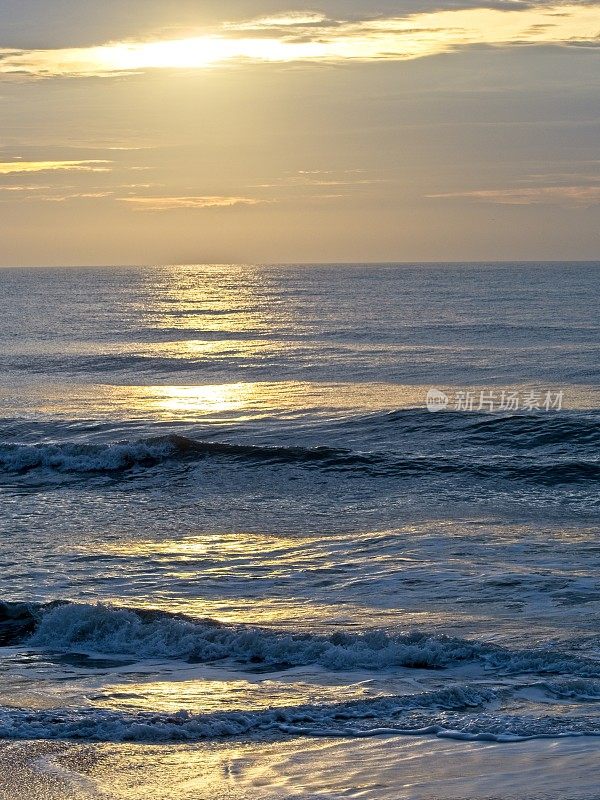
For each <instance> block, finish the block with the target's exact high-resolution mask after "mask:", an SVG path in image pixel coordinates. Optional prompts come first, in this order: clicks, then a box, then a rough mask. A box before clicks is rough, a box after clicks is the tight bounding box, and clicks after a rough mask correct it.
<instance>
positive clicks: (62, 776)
mask: <svg viewBox="0 0 600 800" xmlns="http://www.w3.org/2000/svg"><path fill="white" fill-rule="evenodd" d="M0 798H2V800H67V798H68V799H69V800H71V799H73V800H84V799H85V800H87V799H88V798H95V799H96V800H102V799H104V800H116V799H117V798H118V799H121V798H123V800H124V799H125V798H127V800H204V798H206V799H207V800H209V799H210V800H225V799H226V798H227V800H249V799H250V798H253V799H254V798H267V799H268V800H270V799H271V798H272V800H283V798H328V799H329V800H333V798H335V799H336V800H337V799H338V798H340V799H341V798H361V800H362V798H376V799H377V800H388V798H389V800H441V799H442V798H443V799H444V800H467V798H469V800H492V799H493V800H500V798H502V800H551V799H552V800H559V798H560V800H567V798H568V799H569V800H598V798H600V738H592V737H583V738H574V739H563V740H537V741H530V742H523V743H517V744H510V745H506V744H495V743H468V742H458V741H453V740H440V739H424V738H414V739H413V738H406V737H389V738H376V739H366V740H364V739H363V740H360V739H358V740H357V739H353V740H348V739H293V740H290V741H286V742H265V743H256V742H252V743H233V742H228V743H223V742H218V743H202V744H195V745H173V746H164V745H161V746H153V745H128V744H74V743H62V742H58V743H57V742H3V743H2V744H0Z"/></svg>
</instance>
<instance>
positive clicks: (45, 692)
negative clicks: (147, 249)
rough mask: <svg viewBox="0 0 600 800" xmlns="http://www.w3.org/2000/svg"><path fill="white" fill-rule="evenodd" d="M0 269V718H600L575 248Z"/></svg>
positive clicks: (571, 723) (57, 725) (535, 730)
mask: <svg viewBox="0 0 600 800" xmlns="http://www.w3.org/2000/svg"><path fill="white" fill-rule="evenodd" d="M0 289H1V292H0V418H1V419H0V529H1V537H0V575H1V603H0V678H1V680H0V738H4V739H12V740H14V739H78V740H83V741H90V742H91V741H100V742H120V741H131V742H144V743H157V742H159V743H162V742H168V743H178V742H179V743H181V742H203V741H215V740H222V739H225V738H230V739H231V738H233V739H236V738H239V739H244V741H248V740H261V741H265V740H269V741H272V740H283V739H285V740H290V739H293V738H294V737H299V736H322V737H342V736H343V737H350V736H356V737H366V736H378V735H381V734H390V733H394V734H399V735H403V734H406V735H408V734H410V735H413V736H418V737H435V736H437V737H452V738H455V739H467V740H480V739H483V740H492V741H497V742H507V743H508V742H512V741H515V740H523V739H528V738H531V737H564V736H579V735H582V734H588V735H600V630H599V625H598V623H599V612H600V583H599V575H600V539H599V536H598V518H599V511H600V503H599V492H598V490H599V488H600V459H599V455H598V454H599V447H598V446H599V444H600V392H599V385H600V316H599V315H598V309H599V308H600V264H598V263H596V264H589V263H588V264H581V263H579V264H577V263H573V264H566V263H561V264H558V263H552V264H541V263H540V264H503V265H497V264H496V265H494V264H479V265H474V264H468V265H457V264H446V265H443V264H440V265H426V264H414V265H371V266H357V265H337V266H327V265H323V266H310V267H308V266H294V265H288V266H277V267H275V266H273V267H257V266H252V265H246V266H239V265H225V266H219V265H210V266H206V265H198V266H184V267H182V266H158V267H152V268H150V267H149V268H139V269H137V268H129V269H124V268H104V269H23V270H19V269H5V270H0ZM432 388H436V389H438V390H440V391H441V392H443V393H444V394H445V395H446V397H447V398H448V405H447V407H446V408H445V409H442V410H440V411H438V412H436V413H432V411H430V410H429V409H428V408H427V405H426V397H427V392H428V391H429V390H430V389H432ZM503 393H504V394H503ZM509 397H512V398H513V399H512V401H511V402H508V400H507V398H509ZM559 397H560V401H559V400H558V398H559ZM460 398H463V399H464V398H470V400H469V402H468V403H467V404H466V405H467V408H464V407H461V402H460ZM515 398H516V400H515ZM548 398H550V399H548ZM515 402H516V405H515ZM546 405H547V406H548V408H546V407H545V406H546ZM559 406H560V407H559ZM507 746H509V745H508V744H507Z"/></svg>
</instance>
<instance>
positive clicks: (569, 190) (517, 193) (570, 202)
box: [427, 186, 600, 208]
mask: <svg viewBox="0 0 600 800" xmlns="http://www.w3.org/2000/svg"><path fill="white" fill-rule="evenodd" d="M427 197H431V198H442V199H466V200H474V201H479V202H482V203H494V204H497V205H510V206H531V205H560V206H576V207H579V208H589V207H590V206H595V205H599V204H600V186H536V187H533V188H515V189H481V190H477V191H471V192H447V193H444V194H429V195H427Z"/></svg>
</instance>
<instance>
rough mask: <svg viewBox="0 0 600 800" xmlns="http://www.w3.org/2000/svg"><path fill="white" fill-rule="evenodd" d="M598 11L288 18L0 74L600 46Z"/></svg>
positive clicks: (519, 8) (43, 57)
mask: <svg viewBox="0 0 600 800" xmlns="http://www.w3.org/2000/svg"><path fill="white" fill-rule="evenodd" d="M599 27H600V3H599V2H595V3H570V4H564V3H559V2H554V3H544V4H536V5H535V6H529V7H528V6H525V7H524V6H523V5H521V4H519V5H515V6H514V8H512V7H505V6H503V7H502V8H493V7H489V8H472V9H464V8H463V9H455V10H442V11H432V12H427V13H417V14H411V15H406V16H398V17H376V18H374V19H363V20H358V21H357V20H333V19H327V18H325V17H324V16H323V15H321V14H319V13H316V12H315V13H312V12H311V13H307V12H293V11H292V12H288V13H286V14H283V15H275V16H271V17H263V18H260V19H258V20H250V21H241V22H237V23H235V22H229V23H226V24H224V25H221V26H220V27H218V28H215V29H213V30H212V31H211V32H210V33H208V34H206V35H203V36H195V37H190V38H181V39H171V40H164V39H157V40H154V41H133V40H132V41H123V42H111V43H108V44H105V45H102V46H95V47H81V48H64V49H56V50H0V74H3V75H4V76H10V75H13V76H14V75H24V76H34V77H52V76H86V75H98V76H102V75H122V74H126V73H129V72H140V71H146V70H151V69H187V70H190V69H200V68H206V67H211V66H215V65H218V64H225V63H229V64H235V63H247V62H274V63H286V62H302V61H305V62H312V63H340V62H345V61H374V60H392V61H401V60H407V59H415V58H422V57H424V56H431V55H436V54H439V53H446V52H452V51H454V50H457V49H460V48H463V47H468V46H471V45H489V46H515V45H549V44H550V45H576V44H577V45H587V46H592V45H597V44H598V42H599V37H598V31H599Z"/></svg>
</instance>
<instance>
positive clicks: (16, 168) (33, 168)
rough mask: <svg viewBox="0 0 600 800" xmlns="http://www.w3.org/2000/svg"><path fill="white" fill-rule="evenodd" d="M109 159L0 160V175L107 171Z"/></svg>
mask: <svg viewBox="0 0 600 800" xmlns="http://www.w3.org/2000/svg"><path fill="white" fill-rule="evenodd" d="M111 163H112V162H110V161H103V160H96V159H94V160H86V161H0V175H18V174H20V173H27V172H57V171H59V170H65V171H76V172H108V171H109V167H108V165H109V164H111Z"/></svg>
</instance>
